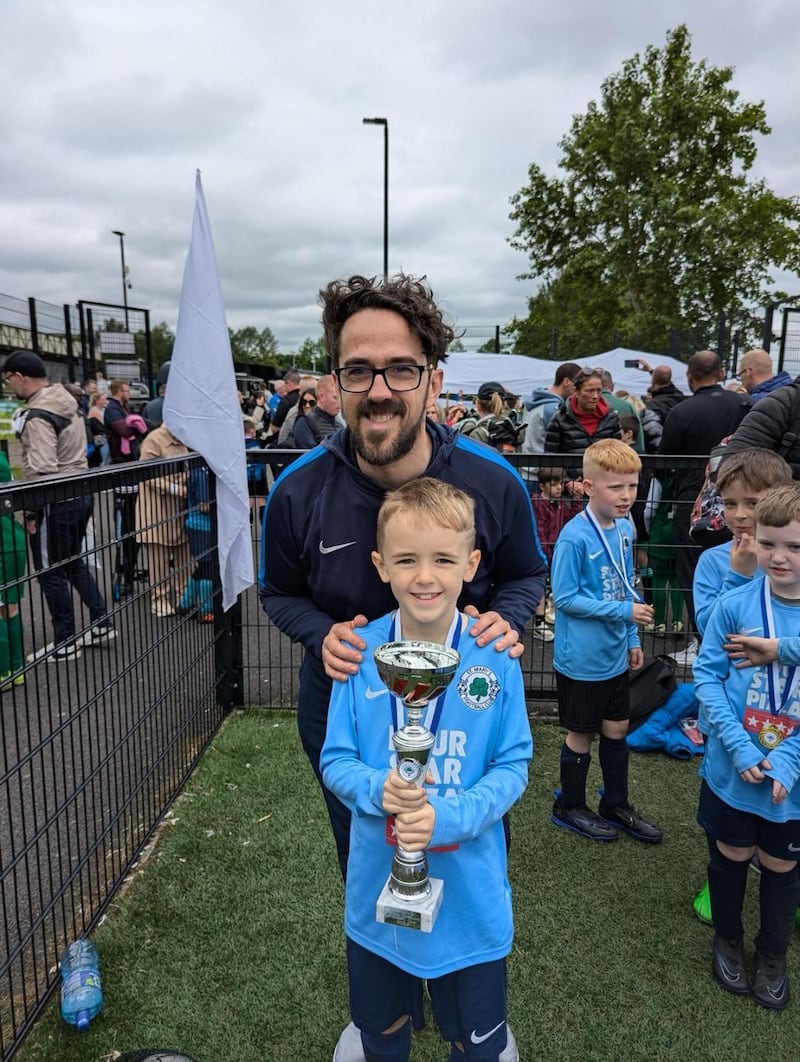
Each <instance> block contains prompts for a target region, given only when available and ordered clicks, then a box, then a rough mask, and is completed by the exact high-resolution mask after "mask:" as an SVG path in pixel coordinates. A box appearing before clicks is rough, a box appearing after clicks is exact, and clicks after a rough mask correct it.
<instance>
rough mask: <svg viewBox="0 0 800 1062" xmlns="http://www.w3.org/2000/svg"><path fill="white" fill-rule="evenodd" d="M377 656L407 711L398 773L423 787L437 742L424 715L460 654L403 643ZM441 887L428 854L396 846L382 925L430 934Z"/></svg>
mask: <svg viewBox="0 0 800 1062" xmlns="http://www.w3.org/2000/svg"><path fill="white" fill-rule="evenodd" d="M373 656H374V659H375V665H376V667H377V669H378V674H379V675H380V677H381V681H382V682H383V683H384V685H385V686H386V687H387V688H388V690H389V692H390V693H392V694H393V695H394V696H395V697H398V698H399V699H400V700H401V701H402V703H403V708H404V712H405V717H406V722H405V724H404V725H403V726H402V727H400V729H399V730H397V731H396V732H395V733H394V734H393V735H392V744H393V745H394V748H395V752H396V753H397V770H398V772H399V774H400V777H401V778H403V779H404V780H405V781H407V782H413V783H414V784H415V785H418V786H420V787H421V786H422V785H424V782H425V773H426V768H427V763H428V757H429V755H430V751H431V749H432V748H433V745H434V742H435V738H434V735H433V734H432V733H431V731H430V730H428V728H427V727H426V726H424V725H423V724H422V722H421V720H422V713H423V711H424V708H425V706H426V705H427V704H428V702H429V701H431V700H434V699H435V698H436V697H438V696H439V695H440V694H441V693H444V691H445V690H446V689H447V687H448V686H449V684H450V682H451V681H452V679H453V677H454V676H455V673H456V671H457V670H458V665H459V661H460V659H461V658H460V655H459V653H458V652H457V650H455V649H450V648H448V647H447V646H446V645H439V644H438V643H436V642H422V641H403V642H387V643H385V644H384V645H379V646H378V648H377V649H376V650H375V652H374V654H373ZM443 887H444V883H443V882H442V881H441V880H440V879H431V878H430V876H429V874H428V859H427V856H426V854H425V852H424V851H419V852H415V851H408V850H407V849H405V848H403V847H402V846H401V845H399V844H398V846H397V851H396V853H395V855H394V858H393V859H392V870H391V874H390V875H389V880H388V881H387V882H386V885H385V886H384V888H383V891H382V892H381V895H380V897H379V898H378V907H377V918H378V921H380V922H391V923H392V924H394V925H402V926H407V927H409V928H412V929H422V930H424V931H426V932H430V930H431V929H432V928H433V923H434V921H435V919H436V915H437V913H438V911H439V907H440V906H441V902H442V891H443Z"/></svg>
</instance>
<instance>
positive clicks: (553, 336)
mask: <svg viewBox="0 0 800 1062" xmlns="http://www.w3.org/2000/svg"><path fill="white" fill-rule="evenodd" d="M550 357H551V358H557V357H558V329H557V328H551V329H550Z"/></svg>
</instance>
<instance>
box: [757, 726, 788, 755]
mask: <svg viewBox="0 0 800 1062" xmlns="http://www.w3.org/2000/svg"><path fill="white" fill-rule="evenodd" d="M782 741H783V735H782V734H781V733H780V731H779V730H778V728H777V727H776V726H775V724H774V723H765V724H764V725H763V726H762V728H761V730H759V732H758V743H759V745H763V746H764V748H765V749H769V750H770V751H771V750H772V749H776V748H777V747H778V745H780V743H781V742H782Z"/></svg>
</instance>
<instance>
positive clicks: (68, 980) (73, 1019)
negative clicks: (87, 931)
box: [61, 938, 103, 1032]
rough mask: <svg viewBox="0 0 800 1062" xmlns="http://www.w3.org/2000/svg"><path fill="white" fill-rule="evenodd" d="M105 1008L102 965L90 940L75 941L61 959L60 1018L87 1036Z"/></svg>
mask: <svg viewBox="0 0 800 1062" xmlns="http://www.w3.org/2000/svg"><path fill="white" fill-rule="evenodd" d="M102 1005H103V988H102V985H101V984H100V961H99V959H98V957H97V949H96V948H95V946H94V944H93V943H92V942H91V940H86V939H85V938H82V939H79V940H73V942H72V943H71V944H69V945H68V946H67V948H66V949H65V950H64V954H63V955H62V956H61V1017H62V1018H63V1019H64V1021H65V1022H67V1023H68V1024H69V1025H74V1026H75V1028H76V1029H77V1030H78V1032H86V1030H87V1029H88V1028H89V1022H91V1020H92V1018H96V1017H97V1015H98V1014H99V1013H100V1008H101V1007H102Z"/></svg>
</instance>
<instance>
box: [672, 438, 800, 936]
mask: <svg viewBox="0 0 800 1062" xmlns="http://www.w3.org/2000/svg"><path fill="white" fill-rule="evenodd" d="M791 482H792V470H791V468H790V467H789V465H788V464H787V463H786V462H785V461H784V459H783V458H782V457H779V456H778V454H776V453H774V452H773V451H772V450H763V449H757V448H754V449H752V450H743V451H742V452H741V453H739V454H732V455H731V456H730V457H729V458H728V459H727V460H726V461H725V462H724V463H723V464H722V466H721V467H720V469H719V472H718V473H717V490H718V491H719V495H720V498H721V499H722V507H723V513H724V515H725V523H726V524H727V525H728V528H729V530H730V532H731V534H732V535H733V538H732V539H731V540H730V541H729V542H723V543H722V544H721V545H719V546H714V547H712V548H711V549H707V550H704V551H703V553H701V554H700V560H699V561H698V562H697V567H696V568H695V570H694V583H693V586H692V596H693V598H694V613H695V620H696V622H697V630H698V632H699V634H700V637H701V638H702V637H703V635H704V634H705V630H706V625H707V623H708V621H709V619H710V618H711V613H712V612H713V611H714V606H715V605H716V603H717V601H719V599H720V597H721V596H722V594H724V593H727V592H728V590H733V589H735V588H736V587H737V586H745V585H746V584H747V583H749V582H750V581H751V580H752V579H753V578H759V579H760V578H761V577H762V573H761V572H760V571H759V570H758V568H757V567H756V545H755V517H754V514H755V510H756V505H758V502H759V499H760V498H763V497H764V495H765V494H766V493H767V491H768V490H769V489H770V488H771V487H779V486H781V485H782V484H784V483H791ZM700 715H701V718H700V720H699V726H700V729H701V730H702V731H703V732H705V723H704V721H703V718H702V715H703V713H702V711H701V713H700ZM692 906H693V909H694V913H695V914H696V915H697V917H698V918H699V919H700V921H701V922H705V923H706V924H707V925H711V923H712V914H711V896H710V893H709V889H708V882H706V884H705V885H704V886H703V888H702V889H701V890H700V892H699V893H698V894H697V895H696V896H695V898H694V902H693V904H692Z"/></svg>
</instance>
